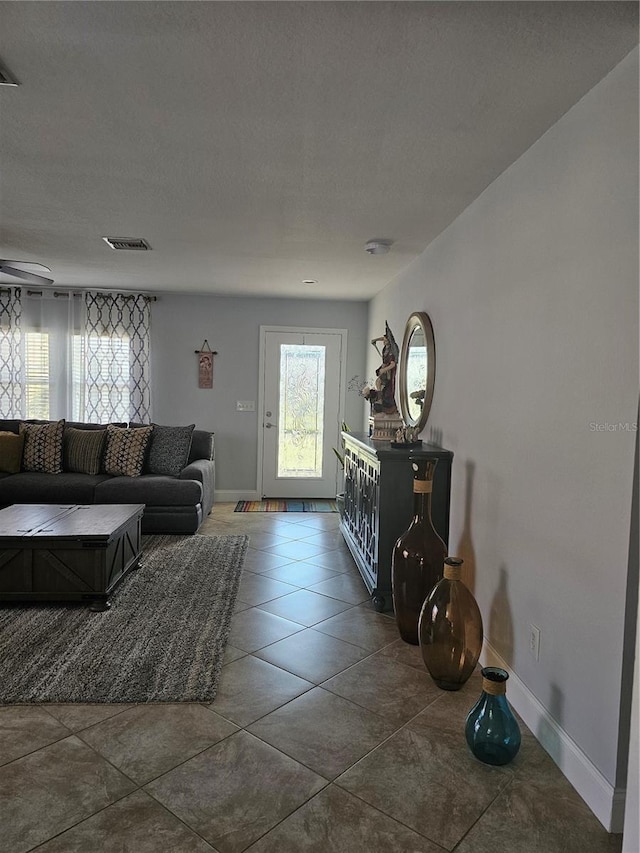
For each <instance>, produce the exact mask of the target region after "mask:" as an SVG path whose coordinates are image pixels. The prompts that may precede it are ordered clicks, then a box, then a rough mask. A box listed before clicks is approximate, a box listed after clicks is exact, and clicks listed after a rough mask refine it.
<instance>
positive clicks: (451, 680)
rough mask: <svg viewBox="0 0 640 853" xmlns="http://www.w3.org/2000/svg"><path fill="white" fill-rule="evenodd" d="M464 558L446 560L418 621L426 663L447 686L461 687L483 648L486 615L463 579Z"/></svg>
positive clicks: (434, 678)
mask: <svg viewBox="0 0 640 853" xmlns="http://www.w3.org/2000/svg"><path fill="white" fill-rule="evenodd" d="M462 562H463V561H462V560H458V559H457V558H456V557H447V559H446V560H445V561H444V577H443V578H442V580H441V581H438V583H437V584H436V585H435V586H434V587H433V589H432V590H431V592H430V593H429V595H428V596H427V598H426V600H425V602H424V604H423V605H422V611H421V613H420V622H419V625H418V634H419V637H420V651H421V652H422V659H423V661H424V665H425V666H426V667H427V669H428V670H429V674H430V675H431V677H432V678H433V680H434V681H435V683H436V684H437V685H438V687H441V688H442V689H443V690H459V689H460V688H461V687H462V685H463V684H464V683H465V682H466V681H467V679H468V678H469V676H470V675H471V673H472V672H473V670H474V669H475V666H476V664H477V663H478V658H479V657H480V652H481V651H482V616H481V614H480V609H479V607H478V605H477V603H476V600H475V598H474V597H473V595H472V594H471V592H470V591H469V590H468V589H467V587H466V586H465V585H464V584H463V583H462V581H461V579H460V576H461V572H462Z"/></svg>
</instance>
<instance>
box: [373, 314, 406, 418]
mask: <svg viewBox="0 0 640 853" xmlns="http://www.w3.org/2000/svg"><path fill="white" fill-rule="evenodd" d="M378 341H382V352H381V353H380V356H381V358H382V364H381V365H380V367H378V368H377V369H376V376H377V379H376V384H375V388H374V389H370V390H369V396H368V398H367V399H368V400H369V402H372V398H373V404H372V411H373V412H382V413H383V414H385V415H396V414H398V407H397V405H396V371H397V369H398V359H399V356H400V352H399V350H398V345H397V344H396V341H395V338H394V337H393V333H392V332H391V329H390V328H389V324H388V323H385V329H384V335H381V336H380V337H379V338H374V339H373V340H372V341H371V343H372V344H373V346H374V347H375V348H376V350H377V351H378V352H380V350H379V349H378ZM373 391H375V395H374V394H373Z"/></svg>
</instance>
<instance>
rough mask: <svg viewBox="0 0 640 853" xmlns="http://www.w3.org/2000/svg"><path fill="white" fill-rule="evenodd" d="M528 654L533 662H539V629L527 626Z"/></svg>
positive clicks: (534, 626)
mask: <svg viewBox="0 0 640 853" xmlns="http://www.w3.org/2000/svg"><path fill="white" fill-rule="evenodd" d="M529 652H530V654H531V657H532V658H533V659H534V660H540V628H538V627H537V625H529Z"/></svg>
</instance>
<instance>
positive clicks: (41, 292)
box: [0, 287, 158, 302]
mask: <svg viewBox="0 0 640 853" xmlns="http://www.w3.org/2000/svg"><path fill="white" fill-rule="evenodd" d="M11 289H12V288H10V287H0V293H10V292H11ZM14 289H17V290H21V289H22V287H17V288H14ZM89 292H90V291H87V290H79V291H74V290H49V289H48V288H47V289H46V290H27V296H43V295H44V293H52V294H53V296H55V297H56V298H59V297H61V296H84V294H85V293H89ZM93 292H94V293H103V294H105V295H110V294H112V293H117V295H118V296H124V297H125V299H135V298H136V296H143V297H144V298H145V299H146V300H147V302H157V301H158V297H157V296H149V294H147V293H141V294H137V293H128V292H124V291H119V290H118V291H114V290H96V291H93Z"/></svg>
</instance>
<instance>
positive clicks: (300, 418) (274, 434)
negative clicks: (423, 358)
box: [261, 327, 347, 498]
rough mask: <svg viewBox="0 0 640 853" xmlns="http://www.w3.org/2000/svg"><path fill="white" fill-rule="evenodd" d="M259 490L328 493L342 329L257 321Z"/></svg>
mask: <svg viewBox="0 0 640 853" xmlns="http://www.w3.org/2000/svg"><path fill="white" fill-rule="evenodd" d="M261 336H262V341H261V345H262V364H263V370H262V375H261V386H262V387H261V401H262V472H261V473H262V495H263V497H267V498H334V497H335V495H336V481H337V460H336V456H335V454H334V453H333V450H332V448H334V447H340V425H341V423H342V417H343V416H342V408H343V394H344V376H343V374H344V369H345V368H344V364H345V358H346V337H347V333H346V330H344V329H308V330H305V329H277V328H267V327H263V328H262V329H261Z"/></svg>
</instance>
